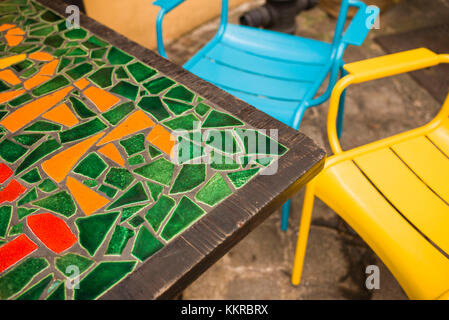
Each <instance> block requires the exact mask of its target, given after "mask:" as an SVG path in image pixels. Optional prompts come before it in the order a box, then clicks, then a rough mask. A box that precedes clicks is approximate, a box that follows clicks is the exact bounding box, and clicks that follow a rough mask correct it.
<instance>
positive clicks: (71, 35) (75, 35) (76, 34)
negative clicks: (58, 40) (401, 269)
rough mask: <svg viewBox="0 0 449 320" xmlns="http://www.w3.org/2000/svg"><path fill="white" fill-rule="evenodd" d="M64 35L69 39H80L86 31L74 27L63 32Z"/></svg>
mask: <svg viewBox="0 0 449 320" xmlns="http://www.w3.org/2000/svg"><path fill="white" fill-rule="evenodd" d="M64 36H65V37H66V38H67V39H70V40H81V39H84V38H85V37H86V36H87V32H86V31H85V30H83V29H81V28H74V29H71V30H69V31H66V32H64Z"/></svg>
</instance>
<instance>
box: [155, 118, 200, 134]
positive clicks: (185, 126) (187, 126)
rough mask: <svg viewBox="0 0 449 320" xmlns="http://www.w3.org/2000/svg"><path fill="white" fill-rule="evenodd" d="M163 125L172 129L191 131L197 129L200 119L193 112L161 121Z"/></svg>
mask: <svg viewBox="0 0 449 320" xmlns="http://www.w3.org/2000/svg"><path fill="white" fill-rule="evenodd" d="M163 124H164V125H166V126H167V127H169V128H170V129H172V130H187V131H192V130H195V129H198V127H199V125H200V120H199V119H198V118H197V117H196V116H195V115H193V114H187V115H185V116H180V117H177V118H175V119H173V120H167V121H165V122H163Z"/></svg>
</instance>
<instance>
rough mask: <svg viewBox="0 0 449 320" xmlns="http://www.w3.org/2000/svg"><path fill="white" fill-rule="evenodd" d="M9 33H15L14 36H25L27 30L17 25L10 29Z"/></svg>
mask: <svg viewBox="0 0 449 320" xmlns="http://www.w3.org/2000/svg"><path fill="white" fill-rule="evenodd" d="M7 34H10V35H14V36H23V35H24V34H25V31H23V30H22V29H20V28H19V27H16V28H14V29H9V30H8V32H7Z"/></svg>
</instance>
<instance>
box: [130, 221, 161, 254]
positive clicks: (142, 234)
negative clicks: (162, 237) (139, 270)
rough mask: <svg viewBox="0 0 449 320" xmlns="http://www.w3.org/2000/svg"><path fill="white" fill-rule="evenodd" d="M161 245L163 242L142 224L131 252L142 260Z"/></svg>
mask: <svg viewBox="0 0 449 320" xmlns="http://www.w3.org/2000/svg"><path fill="white" fill-rule="evenodd" d="M162 247H163V244H162V243H161V242H160V241H159V240H158V239H157V238H156V237H155V236H154V235H153V234H152V233H151V232H150V231H149V230H148V229H147V228H146V227H145V226H142V227H140V229H139V233H138V234H137V237H136V241H135V242H134V247H133V249H132V251H131V253H132V255H133V256H134V257H136V258H137V259H139V260H140V261H144V260H146V259H148V258H149V257H151V256H152V255H153V254H155V253H156V252H157V251H159V250H160V249H161V248H162Z"/></svg>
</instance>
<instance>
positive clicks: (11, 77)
mask: <svg viewBox="0 0 449 320" xmlns="http://www.w3.org/2000/svg"><path fill="white" fill-rule="evenodd" d="M0 79H1V80H3V81H6V82H8V83H9V84H11V85H13V86H15V85H17V84H19V83H21V82H22V81H20V79H19V77H17V76H16V74H15V73H14V72H13V71H12V70H10V69H6V70H2V71H0Z"/></svg>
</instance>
